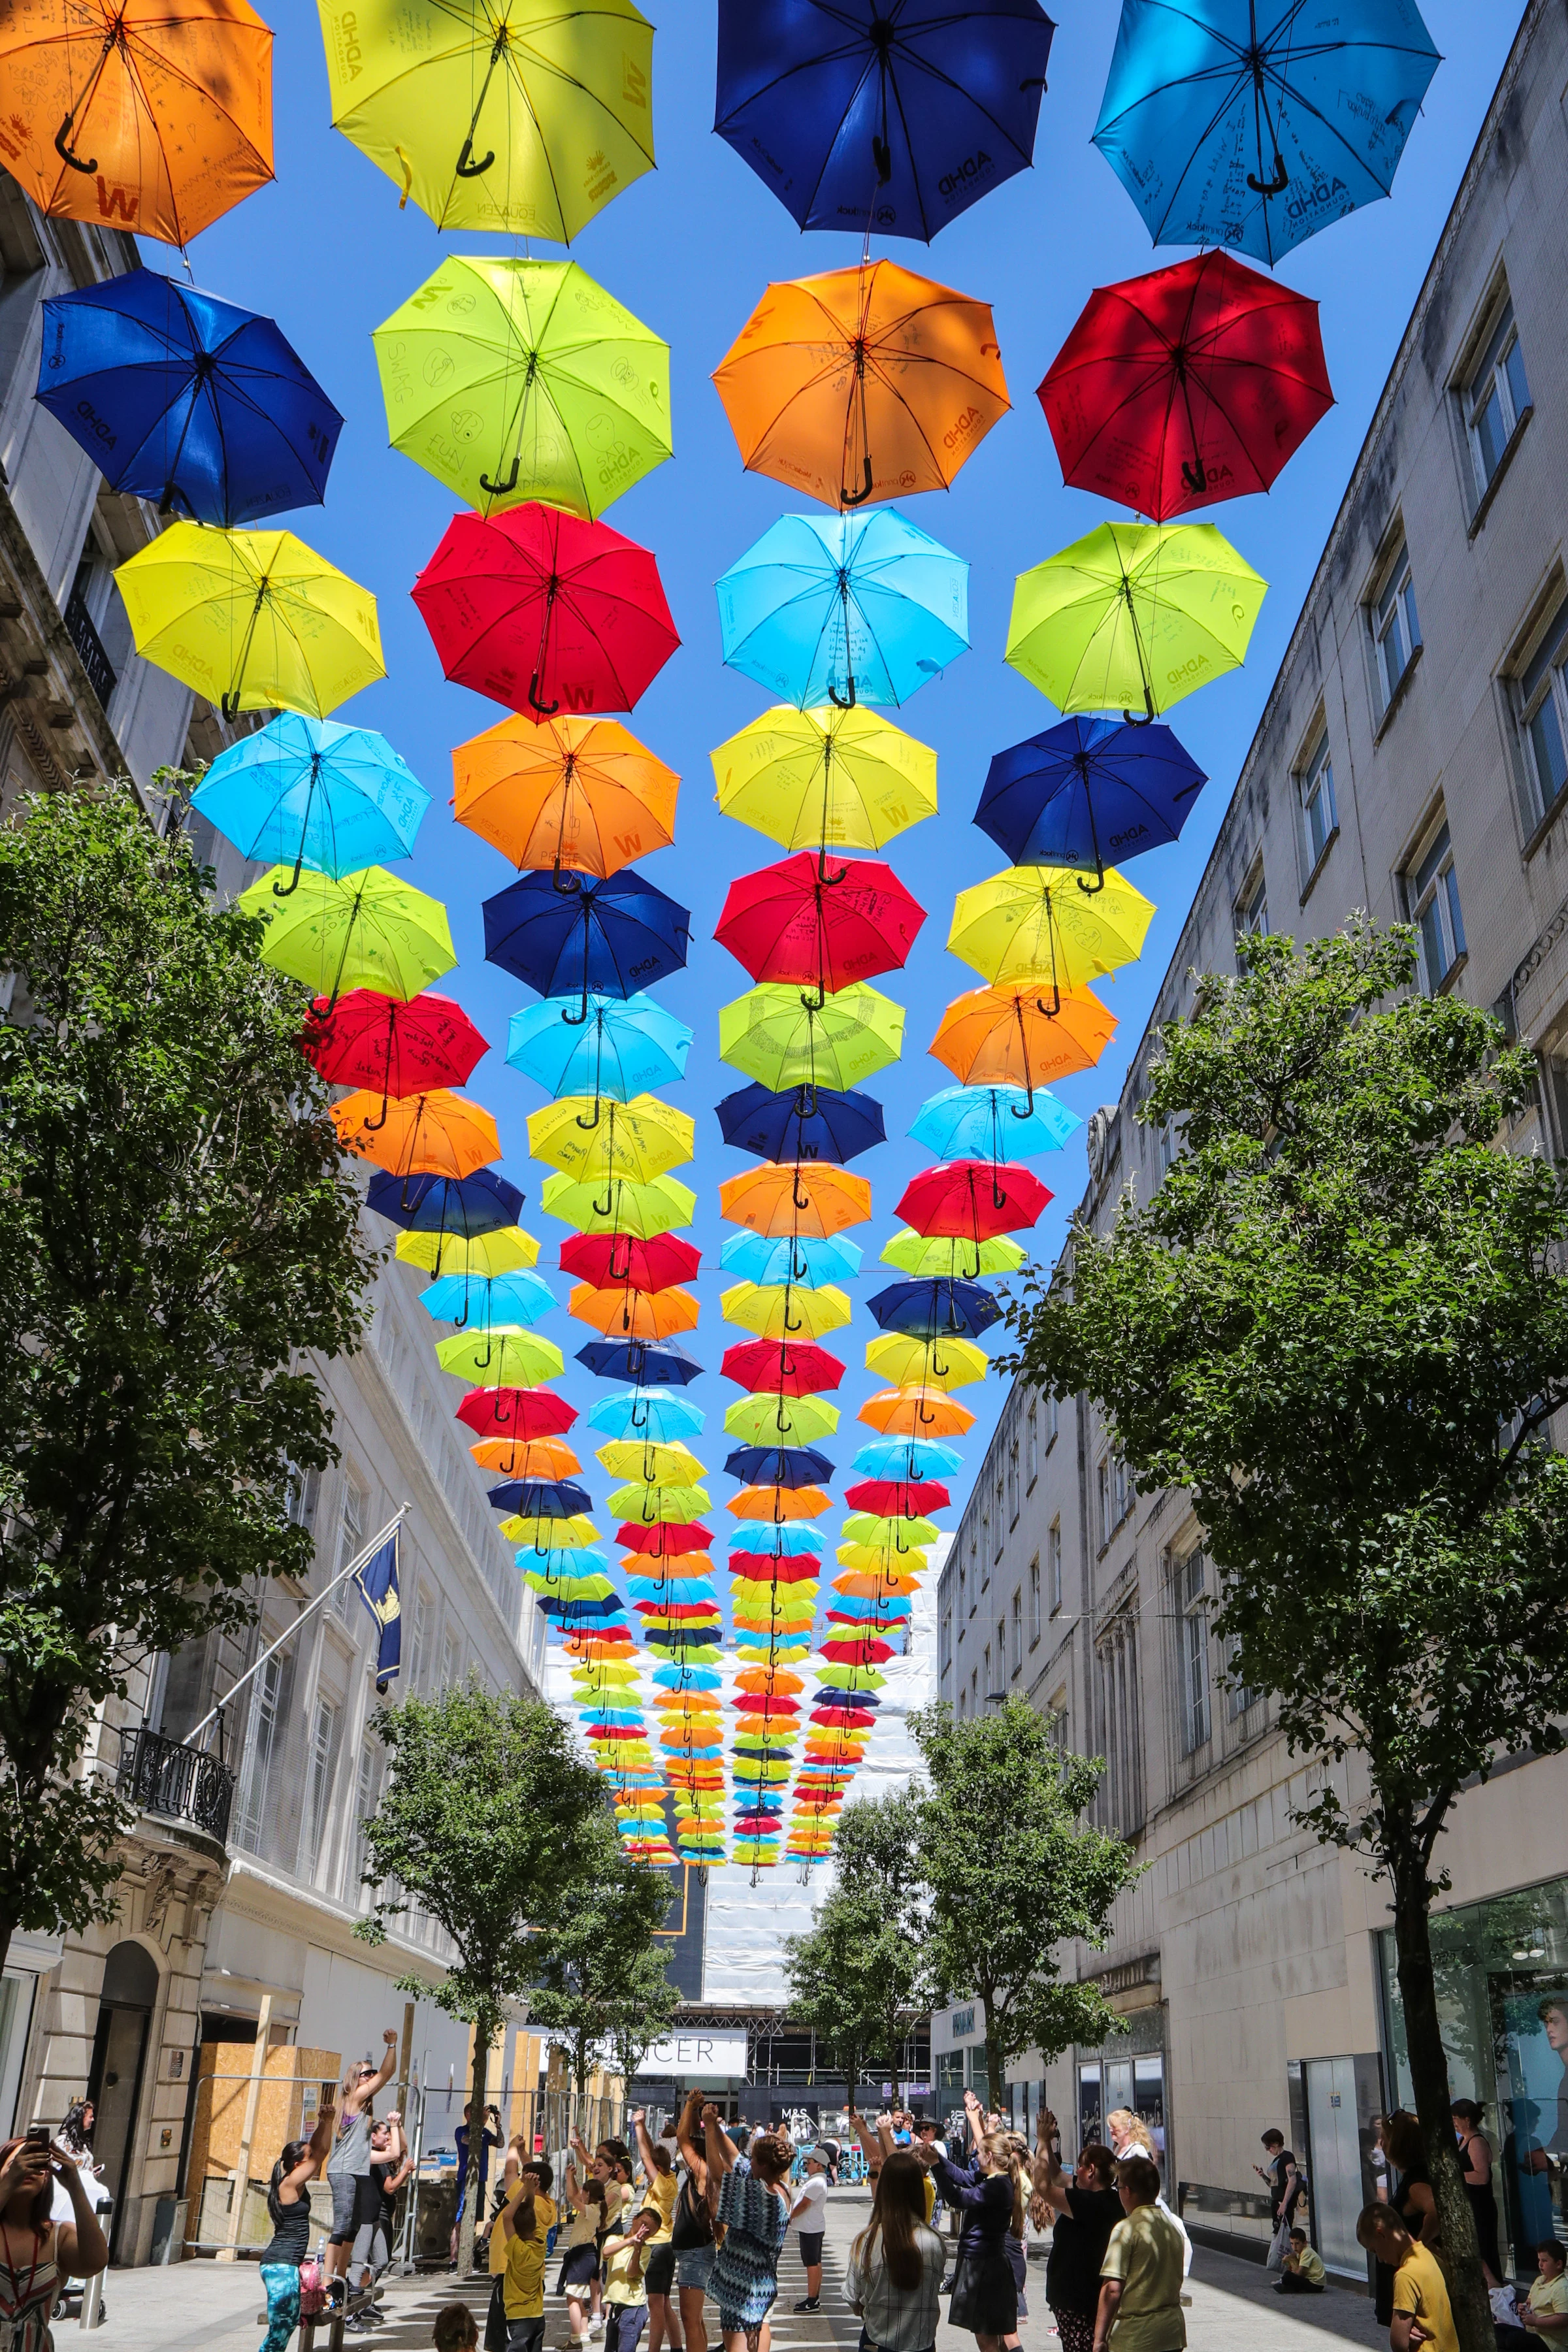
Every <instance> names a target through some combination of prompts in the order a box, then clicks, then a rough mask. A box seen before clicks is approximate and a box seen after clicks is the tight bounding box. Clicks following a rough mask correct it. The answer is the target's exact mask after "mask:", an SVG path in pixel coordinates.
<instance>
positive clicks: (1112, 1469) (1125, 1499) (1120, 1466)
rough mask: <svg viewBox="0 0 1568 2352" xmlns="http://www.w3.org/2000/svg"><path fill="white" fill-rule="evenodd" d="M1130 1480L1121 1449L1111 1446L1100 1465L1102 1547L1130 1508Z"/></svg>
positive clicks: (1131, 1491) (1108, 1540) (1131, 1489)
mask: <svg viewBox="0 0 1568 2352" xmlns="http://www.w3.org/2000/svg"><path fill="white" fill-rule="evenodd" d="M1132 1493H1133V1488H1132V1481H1131V1478H1130V1477H1129V1476H1128V1475H1127V1465H1126V1462H1125V1461H1124V1460H1123V1459H1122V1455H1121V1449H1120V1448H1119V1447H1117V1446H1112V1447H1111V1449H1110V1453H1109V1454H1105V1455H1104V1456H1103V1457H1102V1459H1101V1461H1100V1544H1101V1546H1102V1547H1103V1546H1104V1545H1106V1544H1108V1543H1109V1542H1110V1538H1111V1537H1112V1536H1113V1535H1114V1534H1115V1533H1116V1530H1117V1528H1119V1527H1120V1526H1121V1522H1122V1520H1123V1519H1124V1518H1125V1517H1127V1514H1128V1512H1129V1511H1130V1510H1131V1508H1132Z"/></svg>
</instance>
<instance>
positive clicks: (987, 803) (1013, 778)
mask: <svg viewBox="0 0 1568 2352" xmlns="http://www.w3.org/2000/svg"><path fill="white" fill-rule="evenodd" d="M1207 782H1208V778H1207V777H1206V776H1205V773H1204V772H1203V770H1202V769H1201V768H1200V767H1199V765H1198V763H1197V761H1195V760H1194V758H1193V757H1192V755H1191V753H1190V752H1188V751H1184V750H1183V748H1182V746H1181V744H1180V743H1178V742H1177V740H1176V738H1175V737H1174V735H1173V734H1172V732H1171V730H1170V729H1169V728H1168V727H1159V726H1155V727H1150V726H1147V725H1142V726H1138V727H1129V726H1128V725H1127V724H1126V722H1125V721H1124V720H1122V719H1063V720H1062V722H1061V724H1060V725H1059V726H1058V727H1047V730H1046V731H1045V733H1044V734H1043V735H1031V736H1030V737H1029V739H1028V740H1027V741H1026V742H1025V743H1015V744H1014V745H1013V746H1012V747H1011V749H1010V750H1008V751H998V752H997V754H996V757H995V758H994V760H993V761H992V762H991V766H990V769H989V771H988V772H987V774H986V778H985V789H984V792H983V793H981V795H980V806H979V807H978V808H977V809H976V810H975V812H974V822H975V824H977V825H978V826H979V827H980V830H981V832H982V833H988V834H989V835H991V838H992V840H993V841H994V842H995V843H996V845H997V846H998V847H999V848H1001V849H1004V850H1005V852H1006V854H1007V856H1009V857H1010V858H1011V859H1012V861H1013V864H1014V865H1015V866H1081V867H1082V868H1083V869H1084V871H1085V872H1086V873H1090V874H1093V875H1094V876H1095V877H1096V879H1095V881H1094V882H1093V883H1092V884H1085V885H1083V886H1082V887H1085V888H1093V889H1096V890H1098V889H1099V888H1100V887H1101V885H1102V884H1103V882H1104V879H1105V869H1106V866H1108V865H1110V866H1120V865H1121V862H1122V860H1123V859H1124V858H1128V857H1136V856H1140V855H1141V853H1142V851H1143V850H1145V849H1157V848H1158V847H1159V846H1160V845H1161V844H1162V843H1163V842H1167V841H1174V840H1175V839H1176V837H1177V835H1179V834H1180V832H1181V830H1182V827H1183V825H1184V824H1185V823H1186V821H1187V819H1188V817H1189V816H1190V815H1191V814H1192V812H1193V810H1194V806H1195V805H1196V803H1197V797H1198V794H1199V793H1201V792H1202V790H1203V788H1204V786H1205V783H1207Z"/></svg>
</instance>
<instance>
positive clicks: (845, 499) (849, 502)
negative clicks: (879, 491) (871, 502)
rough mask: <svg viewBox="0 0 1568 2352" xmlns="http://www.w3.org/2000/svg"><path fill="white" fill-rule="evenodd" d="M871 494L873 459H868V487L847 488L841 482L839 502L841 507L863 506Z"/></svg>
mask: <svg viewBox="0 0 1568 2352" xmlns="http://www.w3.org/2000/svg"><path fill="white" fill-rule="evenodd" d="M870 495H871V460H870V457H869V456H868V457H867V459H866V487H865V488H864V489H863V490H847V489H846V488H844V486H843V484H842V483H840V485H839V488H838V503H839V505H840V506H841V507H863V506H864V505H865V503H866V501H867V499H868V498H869V497H870Z"/></svg>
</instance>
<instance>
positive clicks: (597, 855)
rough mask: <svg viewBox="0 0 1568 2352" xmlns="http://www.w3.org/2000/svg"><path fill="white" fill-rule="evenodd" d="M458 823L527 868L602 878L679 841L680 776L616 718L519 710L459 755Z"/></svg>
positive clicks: (455, 760) (455, 772) (455, 763)
mask: <svg viewBox="0 0 1568 2352" xmlns="http://www.w3.org/2000/svg"><path fill="white" fill-rule="evenodd" d="M452 777H453V781H454V782H455V784H456V786H457V793H456V796H455V799H454V802H453V806H454V809H455V811H456V814H457V818H458V824H466V825H468V826H469V827H470V828H471V829H472V831H473V832H475V833H477V834H479V835H482V836H483V838H484V839H485V840H486V841H489V842H493V843H494V845H495V846H496V848H497V849H499V850H500V853H501V855H502V856H503V857H510V860H511V862H512V864H513V865H514V866H517V867H519V868H520V869H521V867H523V866H556V867H560V866H569V867H570V868H571V869H572V870H573V871H574V873H578V874H595V875H598V876H600V877H604V876H605V875H607V874H616V873H618V872H619V870H620V868H621V867H622V866H628V865H630V863H631V861H632V859H633V858H634V857H646V856H647V855H648V854H649V852H650V851H652V850H655V849H667V848H668V845H669V844H670V843H671V842H672V841H673V840H674V838H675V795H676V793H677V792H678V791H679V787H680V778H679V776H678V775H677V774H676V772H675V771H674V769H673V768H667V767H666V766H665V764H664V762H663V761H662V760H656V759H655V758H654V755H653V753H652V752H651V751H648V750H647V748H646V747H645V746H644V745H643V744H641V743H639V742H638V741H637V737H636V736H635V735H633V734H631V733H629V732H628V730H626V728H625V727H623V726H622V725H621V723H620V721H619V719H572V718H562V719H545V720H544V721H543V722H542V724H541V725H539V726H535V724H534V722H533V720H532V719H525V718H523V717H521V716H520V715H519V714H517V713H515V712H514V713H513V714H512V715H511V716H510V718H507V719H502V720H501V722H500V726H499V727H491V728H489V730H487V731H486V733H484V734H483V735H476V736H475V737H474V738H473V740H472V741H471V742H468V743H459V744H458V748H457V750H456V751H454V752H453V754H452Z"/></svg>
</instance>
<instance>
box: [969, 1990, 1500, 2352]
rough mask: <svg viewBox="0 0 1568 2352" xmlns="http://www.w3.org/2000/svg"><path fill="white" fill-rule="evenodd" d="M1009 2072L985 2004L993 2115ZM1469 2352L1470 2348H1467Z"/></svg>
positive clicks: (988, 2100) (988, 2084) (987, 2095)
mask: <svg viewBox="0 0 1568 2352" xmlns="http://www.w3.org/2000/svg"><path fill="white" fill-rule="evenodd" d="M1006 2072H1007V2059H1006V2055H1005V2052H1004V2050H1003V2048H1002V2044H1001V2043H1000V2042H998V2040H997V2039H996V2036H995V2034H994V2032H992V2030H991V2004H990V2002H989V2001H987V2002H986V2004H985V2104H986V2105H987V2106H988V2107H989V2108H990V2110H991V2113H992V2114H993V2115H1000V2113H1001V2111H1002V2095H1003V2093H1004V2091H1005V2089H1006V2087H1007V2086H1006V2084H1005V2082H1004V2080H1003V2077H1004V2075H1005V2074H1006ZM1465 2352H1469V2347H1468V2346H1467V2347H1465Z"/></svg>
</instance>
